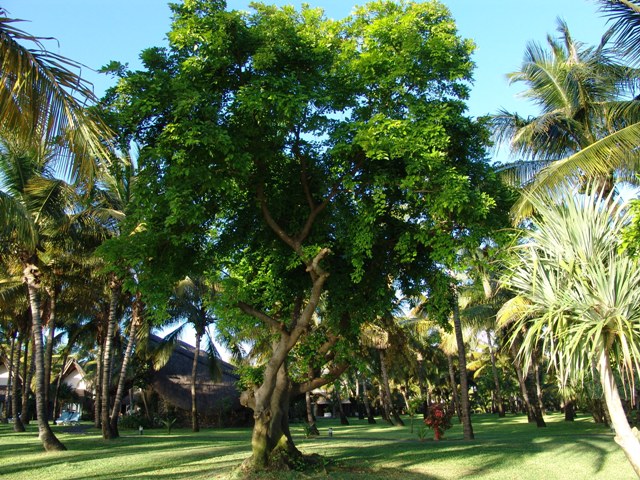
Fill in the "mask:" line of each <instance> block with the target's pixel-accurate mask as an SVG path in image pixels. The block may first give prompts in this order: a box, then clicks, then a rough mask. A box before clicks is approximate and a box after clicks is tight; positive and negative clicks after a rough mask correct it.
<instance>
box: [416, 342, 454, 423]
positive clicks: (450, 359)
mask: <svg viewBox="0 0 640 480" xmlns="http://www.w3.org/2000/svg"><path fill="white" fill-rule="evenodd" d="M447 364H448V366H449V383H450V384H451V400H452V401H453V408H454V410H455V412H456V414H457V415H458V421H459V422H460V423H462V412H461V411H460V398H459V397H458V382H456V372H455V369H454V366H453V355H449V354H447ZM427 408H428V405H427ZM426 411H427V410H426V409H425V413H426Z"/></svg>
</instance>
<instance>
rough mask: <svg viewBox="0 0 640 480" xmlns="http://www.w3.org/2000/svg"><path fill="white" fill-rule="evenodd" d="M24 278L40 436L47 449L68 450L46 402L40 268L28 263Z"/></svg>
mask: <svg viewBox="0 0 640 480" xmlns="http://www.w3.org/2000/svg"><path fill="white" fill-rule="evenodd" d="M24 279H25V282H26V283H27V287H28V290H29V305H30V307H31V321H32V334H33V349H34V353H35V364H36V412H37V415H38V430H39V438H40V440H41V441H42V445H43V446H44V449H45V450H46V451H48V452H49V451H60V450H66V447H65V446H64V445H63V444H62V442H60V440H58V438H57V437H56V436H55V435H54V433H53V431H52V430H51V427H50V426H49V423H48V422H47V410H46V407H45V404H44V389H45V381H44V349H43V346H42V343H43V342H42V319H41V318H40V298H39V295H38V294H39V289H40V286H41V284H40V270H39V269H38V267H36V266H35V265H34V264H32V263H26V265H25V268H24Z"/></svg>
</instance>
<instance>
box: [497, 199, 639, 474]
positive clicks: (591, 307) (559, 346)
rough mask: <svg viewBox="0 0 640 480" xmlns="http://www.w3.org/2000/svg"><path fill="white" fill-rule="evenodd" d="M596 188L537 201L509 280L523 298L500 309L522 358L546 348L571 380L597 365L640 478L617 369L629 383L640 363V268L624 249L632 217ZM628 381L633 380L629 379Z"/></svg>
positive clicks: (564, 377) (614, 422) (625, 447)
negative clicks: (511, 323) (510, 322)
mask: <svg viewBox="0 0 640 480" xmlns="http://www.w3.org/2000/svg"><path fill="white" fill-rule="evenodd" d="M611 195H612V194H611V193H609V195H608V196H601V195H599V194H598V193H597V191H596V189H595V188H593V187H590V189H589V194H588V195H572V194H568V195H566V196H565V197H564V198H563V199H562V201H561V202H558V201H555V202H554V201H553V200H551V199H549V198H548V197H546V198H545V197H544V196H538V197H532V198H530V201H531V202H532V205H533V206H534V207H535V209H536V211H537V212H538V215H537V217H536V219H535V220H534V226H533V229H532V230H530V231H528V232H527V237H526V238H525V240H524V241H523V243H522V244H521V245H519V246H518V247H515V249H514V251H513V255H514V264H513V266H512V268H511V270H510V273H509V275H508V276H507V277H506V279H505V280H506V283H507V285H508V286H509V288H510V289H512V290H513V291H514V292H515V293H516V294H517V296H516V297H515V298H514V299H512V300H510V301H509V302H507V304H505V307H503V309H502V310H501V311H500V312H499V320H500V321H504V320H505V317H510V319H512V320H514V322H515V323H514V328H513V332H514V334H513V336H512V339H515V338H516V336H518V335H522V346H521V348H520V356H521V358H522V359H523V361H524V362H525V364H526V363H528V362H530V358H531V355H532V353H533V352H534V351H535V350H536V349H538V348H541V349H542V350H543V351H545V352H548V354H549V356H550V365H551V366H553V367H555V369H556V370H557V373H558V377H559V378H560V379H561V380H562V381H563V382H564V383H565V384H568V383H569V382H570V380H575V379H580V377H582V376H584V375H585V374H586V372H589V371H590V370H591V367H592V365H595V367H596V369H597V371H598V374H599V376H600V381H601V384H602V388H603V392H604V397H605V401H606V405H607V409H608V412H609V415H610V418H611V423H612V426H613V427H614V428H615V431H616V437H615V439H616V442H617V443H618V444H619V445H620V446H621V447H622V449H623V450H624V452H625V454H626V456H627V458H628V460H629V462H630V463H631V465H632V467H633V468H634V470H635V471H636V473H637V474H638V475H640V443H639V442H638V439H637V438H636V437H635V435H634V434H633V432H632V431H631V429H630V427H629V423H628V422H627V419H626V416H625V412H624V409H623V407H622V403H621V400H620V394H619V387H620V386H619V385H618V384H617V380H616V377H617V375H616V370H617V374H619V378H621V379H622V380H623V383H624V385H629V384H630V383H631V380H630V379H631V378H632V375H633V373H634V371H635V372H637V371H638V367H640V327H639V325H640V265H639V263H638V261H637V259H634V258H631V257H630V256H628V255H625V254H619V253H618V247H619V243H620V235H621V232H622V229H623V228H624V227H625V225H627V224H628V222H629V221H630V214H629V212H628V210H626V209H625V208H624V207H623V206H622V205H621V204H620V203H617V202H614V201H612V199H611ZM625 380H626V382H625Z"/></svg>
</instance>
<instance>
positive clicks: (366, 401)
mask: <svg viewBox="0 0 640 480" xmlns="http://www.w3.org/2000/svg"><path fill="white" fill-rule="evenodd" d="M362 401H363V403H364V408H365V411H366V412H367V423H369V424H374V423H376V419H375V418H374V416H373V413H372V411H371V404H370V402H369V393H368V392H367V380H366V379H364V378H363V379H362Z"/></svg>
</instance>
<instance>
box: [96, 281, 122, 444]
mask: <svg viewBox="0 0 640 480" xmlns="http://www.w3.org/2000/svg"><path fill="white" fill-rule="evenodd" d="M120 286H121V283H120V282H119V281H118V280H117V279H115V278H113V279H112V280H111V284H110V290H111V299H110V302H109V319H108V321H107V334H106V336H105V339H104V352H103V359H102V368H103V371H102V406H101V412H100V421H101V423H102V438H104V439H105V440H109V439H111V438H113V434H114V432H113V431H112V430H111V422H110V418H109V391H110V389H111V375H110V369H111V362H112V360H111V357H112V353H113V352H112V350H113V336H114V333H115V330H116V311H117V308H118V297H119V296H120Z"/></svg>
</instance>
